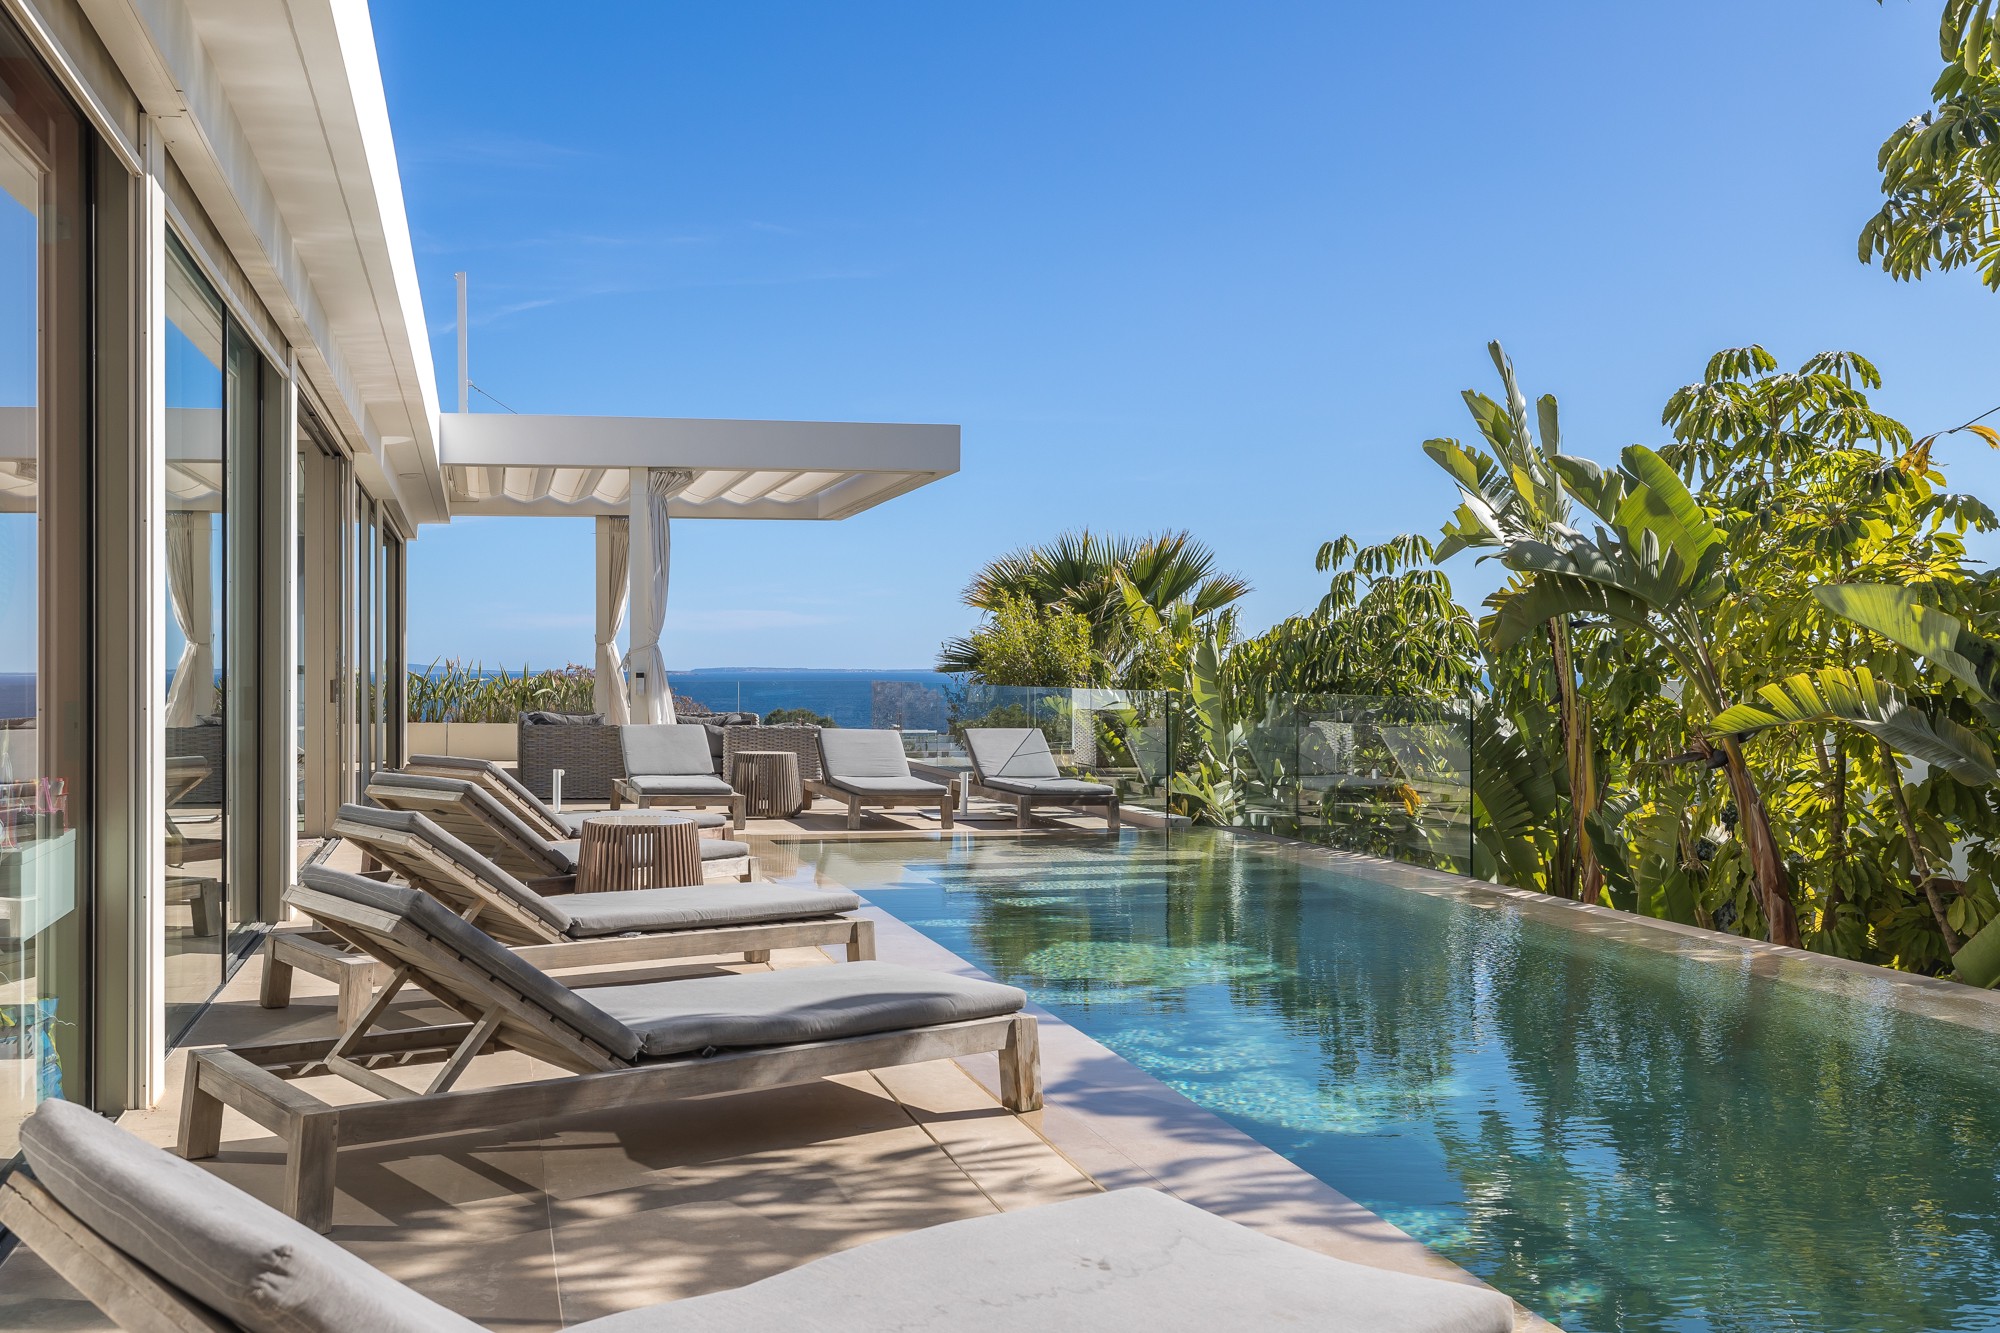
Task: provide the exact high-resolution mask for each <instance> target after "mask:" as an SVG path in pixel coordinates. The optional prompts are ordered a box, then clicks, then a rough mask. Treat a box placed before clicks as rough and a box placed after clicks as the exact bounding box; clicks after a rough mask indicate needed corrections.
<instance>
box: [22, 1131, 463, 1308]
mask: <svg viewBox="0 0 2000 1333" xmlns="http://www.w3.org/2000/svg"><path fill="white" fill-rule="evenodd" d="M21 1148H22V1151H23V1152H24V1153H25V1154H26V1155H27V1159H28V1164H29V1166H30V1167H31V1168H32V1169H33V1170H34V1173H35V1178H36V1179H37V1180H39V1181H41V1182H42V1185H43V1186H44V1187H45V1188H46V1189H47V1190H48V1192H49V1193H50V1194H52V1195H54V1196H55V1198H56V1201H57V1202H59V1203H61V1204H62V1205H63V1207H65V1208H67V1209H69V1210H70V1211H71V1212H72V1213H75V1214H76V1215H77V1216H78V1217H79V1218H81V1219H83V1221H84V1223H85V1225H87V1226H88V1227H90V1229H91V1230H92V1231H95V1232H97V1233H98V1234H99V1235H101V1236H103V1237H104V1238H105V1239H106V1240H108V1241H110V1242H111V1243H112V1244H113V1245H115V1246H117V1247H118V1248H119V1249H120V1250H122V1251H123V1252H124V1253H125V1254H126V1255H128V1256H129V1257H131V1258H132V1259H134V1260H136V1261H137V1262H139V1263H141V1264H144V1265H145V1266H146V1267H147V1268H149V1269H151V1270H152V1271H153V1272H154V1273H155V1274H156V1275H157V1276H159V1277H160V1278H161V1279H162V1280H164V1281H165V1282H167V1283H169V1284H170V1285H172V1286H174V1287H177V1288H179V1289H180V1290H181V1291H183V1292H185V1293H187V1294H188V1295H189V1296H192V1297H193V1298H195V1299H196V1300H198V1301H200V1302H201V1303H202V1304H204V1305H206V1306H208V1307H209V1308H210V1309H212V1310H214V1311H216V1312H217V1313H219V1314H222V1315H224V1316H226V1317H227V1318H228V1319H229V1320H230V1321H232V1322H233V1323H235V1324H237V1325H238V1326H240V1327H243V1328H246V1329H250V1330H253V1333H354V1330H356V1329H368V1330H369V1331H370V1333H479V1326H478V1325H477V1324H474V1323H472V1322H471V1321H470V1320H467V1319H464V1318H462V1317H461V1316H459V1315H456V1314H454V1313H452V1312H451V1311H450V1310H447V1309H445V1308H444V1307H443V1306H442V1305H439V1304H437V1303H436V1302H434V1301H431V1300H427V1299H425V1298H424V1297H422V1296H420V1295H418V1294H417V1293H416V1292H414V1291H411V1290H410V1289H409V1288H408V1287H406V1286H404V1285H403V1284H402V1283H400V1282H398V1281H396V1280H395V1279H394V1278H392V1277H390V1276H389V1275H388V1274H386V1273H383V1272H382V1271H380V1270H379V1269H377V1268H374V1267H372V1266H371V1265H369V1264H368V1263H366V1262H365V1261H363V1260H361V1259H358V1258H356V1257H355V1256H354V1255H351V1254H349V1253H348V1252H347V1251H346V1250H343V1249H341V1248H340V1247H339V1246H338V1245H335V1244H334V1243H333V1242H332V1241H330V1240H328V1239H327V1238H326V1237H324V1236H320V1235H315V1234H314V1233H313V1232H311V1231H309V1230H307V1229H306V1228H305V1227H302V1226H300V1225H299V1224H298V1223H297V1222H294V1221H293V1220H292V1219H291V1218H289V1217H286V1216H285V1215H284V1214H283V1213H280V1212H279V1211H278V1210H277V1209H275V1208H271V1207H268V1206H267V1205H265V1204H262V1203H259V1202H258V1201H257V1200H256V1199H254V1198H252V1197H251V1196H249V1195H248V1194H245V1193H244V1192H243V1191H242V1190H240V1189H237V1188H236V1187H235V1186H234V1185H231V1184H229V1183H228V1182H227V1181H225V1180H223V1179H221V1178H220V1177H218V1176H212V1175H210V1174H209V1173H208V1172H206V1171H204V1170H202V1169H201V1168H200V1167H198V1166H196V1165H194V1164H193V1163H192V1162H184V1161H182V1160H181V1159H180V1158H178V1157H174V1156H172V1155H170V1154H168V1153H166V1152H164V1151H162V1150H161V1149H159V1148H155V1147H154V1146H153V1145H152V1144H150V1143H146V1142H144V1141H142V1140H140V1139H139V1138H138V1137H136V1136H135V1135H133V1134H131V1133H129V1132H127V1131H126V1130H122V1129H120V1128H118V1127H117V1126H116V1125H114V1124H112V1123H111V1122H110V1121H108V1120H105V1119H102V1118H100V1117H98V1116H96V1115H94V1114H92V1113H91V1112H89V1111H86V1110H85V1109H84V1108H83V1107H81V1106H76V1105H73V1104H72V1103H69V1102H63V1101H50V1102H44V1103H43V1104H42V1105H41V1107H40V1108H39V1109H38V1110H36V1112H35V1113H34V1115H32V1116H30V1117H29V1118H28V1120H27V1121H26V1122H25V1123H24V1124H23V1125H22V1126H21Z"/></svg>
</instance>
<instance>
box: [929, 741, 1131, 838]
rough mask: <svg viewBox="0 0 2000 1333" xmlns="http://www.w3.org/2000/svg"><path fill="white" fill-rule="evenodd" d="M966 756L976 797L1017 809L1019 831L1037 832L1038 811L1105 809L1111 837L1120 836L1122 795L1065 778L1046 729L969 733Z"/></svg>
mask: <svg viewBox="0 0 2000 1333" xmlns="http://www.w3.org/2000/svg"><path fill="white" fill-rule="evenodd" d="M965 752H966V755H967V756H968V757H969V758H970V759H971V761H972V772H971V774H970V779H971V780H970V783H969V786H970V788H971V791H972V794H974V795H976V796H983V797H985V798H986V799H987V800H989V801H998V802H999V803H1001V804H1002V805H1012V806H1013V807H1014V826H1015V827H1016V828H1022V829H1025V828H1030V827H1032V826H1033V823H1034V808H1035V807H1036V806H1037V805H1041V806H1045V807H1046V806H1052V805H1053V806H1064V807H1072V808H1073V807H1077V806H1102V807H1103V808H1104V823H1105V831H1106V832H1107V833H1116V832H1118V828H1119V810H1118V789H1117V788H1116V787H1114V786H1112V785H1111V784H1110V783H1108V782H1086V781H1082V780H1079V779H1076V778H1065V777H1063V776H1062V770H1061V769H1059V768H1058V767H1057V766H1056V757H1055V755H1054V754H1053V753H1052V752H1051V751H1050V749H1049V741H1048V737H1047V736H1044V735H1043V734H1042V730H1041V728H1040V727H967V728H966V729H965Z"/></svg>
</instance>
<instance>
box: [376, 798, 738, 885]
mask: <svg viewBox="0 0 2000 1333" xmlns="http://www.w3.org/2000/svg"><path fill="white" fill-rule="evenodd" d="M368 799H369V800H371V801H373V802H375V804H377V805H379V806H382V807H383V808H384V809H388V810H414V811H416V812H417V813H419V814H422V815H427V816H429V818H430V820H431V822H432V823H434V824H436V825H437V826H438V827H439V828H442V829H443V830H445V832H447V833H449V834H451V835H452V836H453V837H455V838H457V839H458V840H459V841H460V842H463V843H465V844H466V845H467V846H469V847H471V848H472V849H473V850H474V851H476V852H479V853H481V854H482V855H485V856H488V857H491V858H492V859H493V860H495V861H497V862H499V863H500V864H501V865H502V866H503V867H505V868H506V869H508V870H511V871H513V872H514V874H516V875H518V876H520V877H521V878H523V879H525V880H527V881H528V883H529V884H530V885H531V886H532V885H536V884H538V883H539V882H540V881H542V880H549V879H565V878H568V877H570V876H572V875H574V874H576V866H577V858H578V854H579V850H580V847H579V841H578V840H577V839H574V838H567V839H561V840H556V839H551V838H547V837H544V836H543V835H542V834H540V833H538V832H536V830H535V829H534V827H533V826H532V825H530V824H529V823H527V821H525V820H523V819H522V818H521V817H520V816H519V815H516V814H515V813H514V812H513V811H512V810H510V809H509V808H508V807H506V806H504V805H502V804H500V802H498V801H496V800H494V799H493V798H492V797H491V796H489V795H487V794H486V790H485V789H484V788H483V787H481V786H480V785H478V784H477V783H472V782H467V781H465V780H464V779H462V778H433V777H426V776H424V775H422V774H418V773H377V774H376V775H375V777H374V779H373V780H372V781H370V782H369V784H368ZM697 841H698V842H699V843H700V847H701V868H702V871H703V874H704V875H705V876H706V877H708V878H711V879H741V880H750V879H755V878H756V875H757V860H756V858H755V857H753V856H751V855H750V848H749V845H748V844H746V843H741V842H732V841H730V840H728V839H724V838H700V839H697Z"/></svg>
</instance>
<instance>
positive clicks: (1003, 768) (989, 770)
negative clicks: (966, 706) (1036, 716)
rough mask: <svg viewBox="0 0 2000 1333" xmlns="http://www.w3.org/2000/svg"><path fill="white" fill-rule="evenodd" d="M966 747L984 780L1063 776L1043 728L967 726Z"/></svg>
mask: <svg viewBox="0 0 2000 1333" xmlns="http://www.w3.org/2000/svg"><path fill="white" fill-rule="evenodd" d="M965 750H966V753H967V754H969V755H970V756H971V757H972V766H973V767H974V768H975V769H977V770H978V771H979V779H980V781H982V782H988V783H990V782H992V780H993V779H995V778H1059V777H1061V776H1062V770H1061V769H1059V768H1057V767H1056V757H1055V756H1054V755H1053V754H1050V753H1049V738H1048V737H1046V736H1044V735H1043V734H1042V729H1041V728H1040V727H967V728H966V729H965Z"/></svg>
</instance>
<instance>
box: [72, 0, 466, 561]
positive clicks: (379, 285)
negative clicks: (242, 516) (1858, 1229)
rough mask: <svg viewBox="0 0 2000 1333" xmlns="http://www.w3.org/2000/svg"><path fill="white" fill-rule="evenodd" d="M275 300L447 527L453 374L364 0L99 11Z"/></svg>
mask: <svg viewBox="0 0 2000 1333" xmlns="http://www.w3.org/2000/svg"><path fill="white" fill-rule="evenodd" d="M82 5H83V8H84V10H85V12H86V13H87V14H88V16H89V18H90V21H91V25H92V26H93V27H94V28H95V29H96V30H97V32H98V35H99V36H100V37H101V38H102V39H103V41H104V43H105V46H106V49H107V50H108V51H109V52H110V54H111V56H112V59H113V60H114V61H115V62H116V63H117V64H118V66H119V69H120V71H121V72H122V73H123V74H124V75H125V77H126V78H127V80H128V81H129V82H130V83H131V85H132V88H133V90H134V91H135V92H136V93H137V95H138V98H139V101H140V104H141V105H142V106H143V108H144V109H145V110H146V111H147V112H149V113H151V114H152V115H155V116H158V117H160V118H161V119H160V121H159V125H160V130H161V136H162V137H163V138H164V139H165V140H166V142H167V144H168V147H169V149H170V151H171V152H172V153H173V156H174V160H175V161H176V163H178V164H179V166H180V168H181V171H182V173H183V174H184V175H185V176H186V177H187V179H188V183H189V185H190V186H191V188H192V189H193V190H194V192H195V194H196V196H197V197H198V198H199V199H200V201H201V204H202V207H203V209H204V210H205V211H206V212H207V213H208V215H209V219H210V221H212V222H213V223H214V224H215V227H216V230H217V231H218V232H220V233H221V235H222V238H223V240H224V241H225V243H226V244H227V245H228V246H229V249H230V252H231V258H233V259H234V260H235V261H236V262H237V264H239V265H240V266H241V267H242V269H243V271H244V274H245V275H246V277H247V278H248V280H249V282H250V284H251V285H252V287H253V288H254V289H255V290H256V293H257V296H258V298H259V299H260V300H261V301H263V303H264V305H265V307H266V308H267V309H268V310H270V312H271V314H272V316H273V317H274V318H275V319H276V320H277V321H278V323H279V325H280V327H281V329H282V330H283V332H284V335H285V337H286V338H287V339H288V340H289V341H290V342H291V344H292V346H293V347H294V348H295V349H296V350H297V353H298V357H299V362H300V366H301V368H302V369H303V370H304V372H305V374H306V375H307V377H308V378H310V379H311V380H312V381H313V382H314V384H315V386H316V387H317V388H318V389H319V390H320V395H321V399H322V401H323V403H324V405H325V406H326V408H327V410H328V411H329V412H330V413H332V415H333V416H334V418H335V419H334V420H333V421H332V422H331V423H329V424H331V425H332V426H333V427H334V428H335V429H336V430H338V431H339V432H340V433H341V434H342V435H343V436H344V437H345V438H346V439H347V440H348V441H349V442H350V444H352V445H354V446H355V465H356V469H357V471H358V472H359V473H360V475H361V477H362V479H363V480H364V482H366V483H367V484H368V487H369V489H370V490H371V491H372V492H373V493H374V494H376V495H377V496H379V497H381V498H383V499H385V500H387V501H389V502H390V503H391V504H392V505H393V506H395V507H397V508H399V509H401V510H403V511H404V516H405V518H406V520H407V522H408V523H409V524H410V525H412V526H414V524H415V523H417V522H422V521H439V520H442V519H443V518H444V517H445V514H446V510H445V497H444V479H443V475H442V474H441V473H440V472H439V470H438V463H437V443H436V429H435V423H436V421H437V412H438V402H437V386H436V374H435V370H434V367H433V365H432V361H431V350H430V344H429V341H428V336H429V335H428V333H427V331H426V328H425V324H424V318H423V308H422V303H421V297H420V293H419V291H418V287H417V270H416V259H415V254H414V251H413V249H412V247H411V243H410V231H409V222H408V220H407V218H406V217H405V215H404V207H403V189H402V179H401V176H400V175H399V174H398V170H397V165H396V154H395V144H394V141H393V139H392V137H391V134H390V129H389V110H388V102H387V99H386V97H385V96H384V93H383V89H382V76H381V69H380V67H379V65H378V63H377V59H376V53H375V38H374V32H373V29H372V27H371V26H370V24H369V18H368V10H367V6H366V5H365V4H364V3H362V2H361V0H82Z"/></svg>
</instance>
